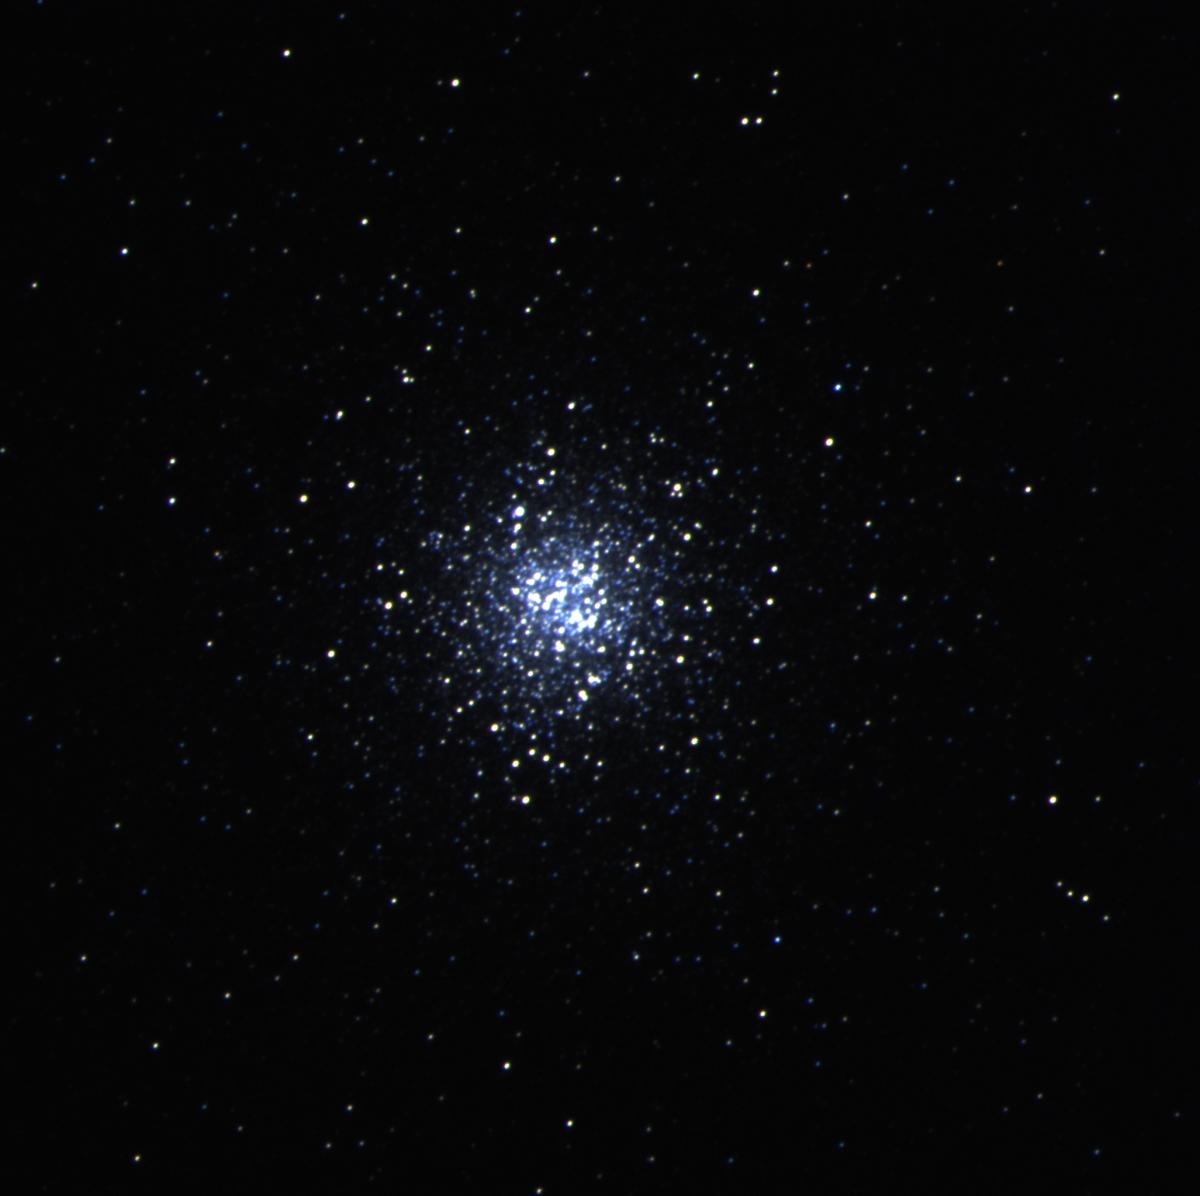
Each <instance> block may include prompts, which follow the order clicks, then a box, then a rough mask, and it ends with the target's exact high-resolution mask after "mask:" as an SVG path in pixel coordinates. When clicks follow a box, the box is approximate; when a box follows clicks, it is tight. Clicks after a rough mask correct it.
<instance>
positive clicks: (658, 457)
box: [370, 431, 780, 802]
mask: <svg viewBox="0 0 1200 1196" xmlns="http://www.w3.org/2000/svg"><path fill="white" fill-rule="evenodd" d="M457 481H458V485H457V488H455V489H453V490H452V492H451V495H452V497H451V500H450V501H448V502H447V503H445V504H444V509H440V510H434V511H429V510H428V509H424V510H423V515H424V523H425V524H426V525H427V526H423V527H422V528H421V531H420V534H419V535H418V536H416V537H415V547H414V545H413V544H411V543H410V544H408V545H406V546H405V547H406V549H407V550H406V551H401V545H400V544H399V543H398V538H393V539H391V540H389V538H388V537H383V538H382V539H381V542H380V544H381V548H385V549H386V548H388V547H394V548H395V549H396V553H395V559H393V560H388V561H385V562H377V567H376V569H375V572H374V575H373V577H372V587H373V588H372V592H371V598H370V609H371V611H372V616H371V617H373V618H374V619H376V620H377V623H378V641H377V642H378V644H379V652H380V653H381V654H382V656H383V657H384V659H385V661H386V662H387V665H386V667H387V668H388V669H389V670H390V672H389V676H390V679H391V687H392V690H393V692H400V691H402V690H405V691H409V692H413V693H415V694H416V697H417V703H416V704H417V705H418V706H419V708H420V711H421V714H422V716H423V717H424V718H426V719H427V720H428V721H427V726H428V727H429V728H430V730H431V731H432V732H433V733H434V735H435V737H436V738H438V739H440V741H441V742H442V743H443V744H445V745H446V746H450V747H453V748H454V749H455V750H456V751H457V753H458V755H459V758H460V759H462V760H464V761H465V763H466V764H467V765H468V766H469V767H470V766H473V767H474V770H475V771H476V772H479V773H482V774H484V775H485V777H490V778H491V779H492V780H493V782H494V783H496V784H499V785H500V786H501V787H502V790H503V791H504V792H506V793H508V794H510V795H511V796H513V797H514V798H516V799H518V800H522V801H526V802H528V801H529V800H531V797H530V793H531V789H532V790H534V791H536V790H538V789H540V790H542V791H545V790H546V787H547V786H553V785H555V784H557V783H559V782H561V781H566V780H570V781H572V782H577V781H578V779H579V777H580V775H581V774H582V773H584V772H587V773H589V774H591V773H596V772H600V771H603V770H604V769H605V768H606V767H610V766H611V763H612V762H611V760H606V759H605V753H606V752H608V754H609V755H610V756H613V755H616V756H619V757H620V758H621V759H624V760H629V759H631V758H635V757H644V756H645V755H646V754H648V753H649V754H653V755H656V756H658V757H659V758H660V759H662V760H663V761H664V766H666V762H672V763H678V761H679V759H680V757H681V755H682V754H684V753H686V752H689V751H696V750H698V749H702V748H704V747H707V748H708V749H710V750H711V749H713V748H714V747H716V748H719V746H720V743H721V741H722V739H723V736H724V734H725V733H726V731H725V728H726V727H727V726H728V723H729V719H728V717H725V716H727V714H728V712H729V709H730V706H731V703H732V700H733V696H732V695H733V691H734V690H735V689H736V688H737V686H738V685H740V684H741V683H742V680H743V678H744V673H745V669H744V656H745V654H746V653H749V652H751V651H753V650H754V649H756V648H761V647H762V619H763V616H764V614H766V613H768V612H769V611H770V609H771V607H772V606H774V603H775V597H774V594H773V593H772V585H774V584H776V583H777V582H778V580H779V569H780V566H779V564H778V562H776V561H774V560H772V559H771V556H770V553H771V540H772V537H771V535H770V532H769V529H768V528H767V527H765V526H762V525H760V524H759V523H758V522H756V521H755V519H754V514H753V512H752V511H746V510H745V504H744V495H743V494H742V493H740V492H739V493H737V494H735V493H734V492H733V489H732V488H731V487H730V486H728V485H726V484H725V479H723V477H722V470H721V466H720V465H719V464H718V463H717V462H716V461H715V460H714V459H712V458H706V459H703V460H695V459H692V458H689V456H688V454H687V453H685V452H682V451H681V450H679V449H677V447H676V446H675V445H673V444H672V443H671V442H670V441H669V439H668V438H667V437H666V436H665V435H663V434H662V433H659V432H650V433H644V434H641V435H640V436H634V435H626V436H623V437H621V438H620V439H619V440H616V441H614V442H613V443H611V444H609V443H601V444H592V443H591V442H590V440H589V438H588V437H586V436H580V437H579V438H578V439H577V440H576V441H575V442H574V443H572V437H571V435H570V433H569V431H568V435H567V442H566V443H561V444H560V443H549V442H548V441H547V439H546V438H544V437H535V438H534V440H533V442H532V443H530V445H529V446H528V450H527V452H526V453H525V455H524V457H523V459H522V460H520V461H515V462H514V461H512V460H501V459H500V458H499V455H498V454H497V453H496V452H495V451H491V450H489V449H488V448H486V447H485V448H483V449H480V450H477V451H475V450H473V451H472V452H471V453H469V454H467V455H466V456H465V457H464V459H463V468H462V469H461V470H460V472H459V473H458V475H457ZM411 535H412V533H411V532H410V536H411ZM414 687H415V688H414ZM464 749H465V751H464ZM613 749H615V751H614V750H613Z"/></svg>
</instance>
